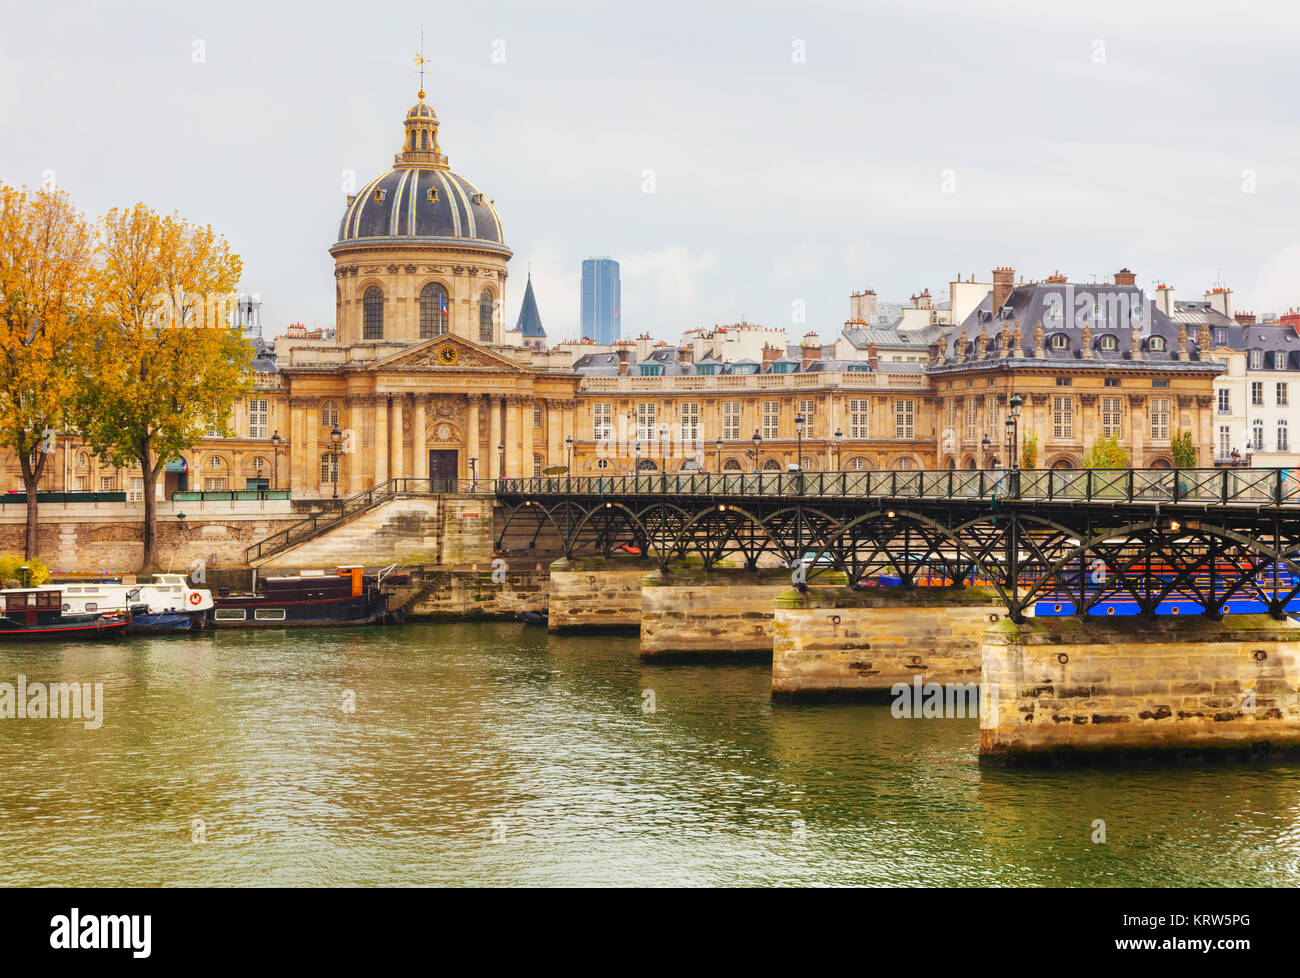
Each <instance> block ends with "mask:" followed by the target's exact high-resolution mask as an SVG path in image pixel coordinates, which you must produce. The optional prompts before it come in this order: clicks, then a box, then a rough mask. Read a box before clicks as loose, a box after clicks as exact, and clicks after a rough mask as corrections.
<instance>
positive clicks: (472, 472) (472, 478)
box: [469, 456, 478, 492]
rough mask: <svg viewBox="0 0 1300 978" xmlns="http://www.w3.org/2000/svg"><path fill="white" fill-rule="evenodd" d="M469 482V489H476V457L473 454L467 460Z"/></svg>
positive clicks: (474, 490)
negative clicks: (472, 456)
mask: <svg viewBox="0 0 1300 978" xmlns="http://www.w3.org/2000/svg"><path fill="white" fill-rule="evenodd" d="M469 482H470V491H471V492H477V491H478V457H477V456H475V457H474V458H471V459H470V460H469Z"/></svg>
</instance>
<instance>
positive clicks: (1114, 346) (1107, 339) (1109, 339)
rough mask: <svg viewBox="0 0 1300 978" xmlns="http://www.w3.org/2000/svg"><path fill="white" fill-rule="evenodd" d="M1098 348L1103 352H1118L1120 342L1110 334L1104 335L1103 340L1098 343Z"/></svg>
mask: <svg viewBox="0 0 1300 978" xmlns="http://www.w3.org/2000/svg"><path fill="white" fill-rule="evenodd" d="M1097 346H1098V347H1099V348H1100V349H1102V350H1118V349H1119V340H1117V339H1116V338H1115V337H1114V336H1112V335H1111V334H1110V333H1104V334H1103V335H1102V337H1101V339H1100V340H1098V341H1097Z"/></svg>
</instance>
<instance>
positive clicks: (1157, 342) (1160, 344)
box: [1147, 336, 1165, 350]
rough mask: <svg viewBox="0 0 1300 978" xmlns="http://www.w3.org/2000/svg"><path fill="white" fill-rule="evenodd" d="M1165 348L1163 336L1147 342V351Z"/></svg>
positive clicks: (1152, 338) (1154, 337)
mask: <svg viewBox="0 0 1300 978" xmlns="http://www.w3.org/2000/svg"><path fill="white" fill-rule="evenodd" d="M1164 348H1165V338H1164V337H1163V336H1153V337H1151V339H1149V340H1148V341H1147V349H1148V350H1163V349H1164Z"/></svg>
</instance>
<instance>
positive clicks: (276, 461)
mask: <svg viewBox="0 0 1300 978" xmlns="http://www.w3.org/2000/svg"><path fill="white" fill-rule="evenodd" d="M336 427H337V425H336ZM282 441H284V439H283V438H281V437H280V429H279V428H277V429H276V430H275V431H274V433H272V435H271V451H272V453H273V458H272V461H271V488H272V489H279V488H280V442H282ZM199 488H202V486H200V487H199Z"/></svg>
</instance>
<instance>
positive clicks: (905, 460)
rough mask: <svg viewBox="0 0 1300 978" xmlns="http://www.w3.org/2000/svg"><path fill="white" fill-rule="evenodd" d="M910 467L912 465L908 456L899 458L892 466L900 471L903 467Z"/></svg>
mask: <svg viewBox="0 0 1300 978" xmlns="http://www.w3.org/2000/svg"><path fill="white" fill-rule="evenodd" d="M911 467H912V460H911V459H910V458H900V459H899V460H898V461H897V462H895V463H894V468H895V469H898V470H900V471H901V470H903V469H910V468H911Z"/></svg>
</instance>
